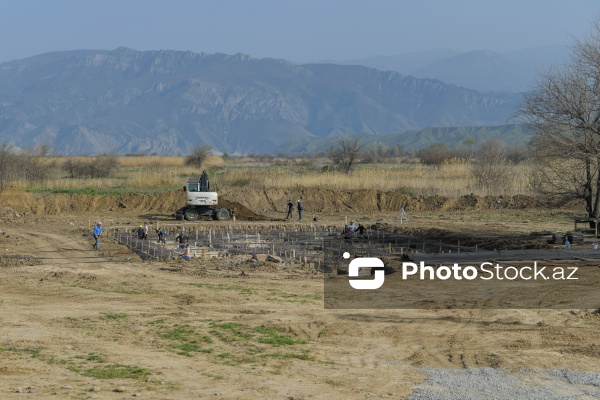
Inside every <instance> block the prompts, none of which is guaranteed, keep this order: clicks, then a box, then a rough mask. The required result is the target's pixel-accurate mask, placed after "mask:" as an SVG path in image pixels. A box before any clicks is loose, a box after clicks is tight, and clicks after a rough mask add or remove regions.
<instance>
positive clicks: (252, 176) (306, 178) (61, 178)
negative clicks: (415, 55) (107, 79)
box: [15, 156, 533, 197]
mask: <svg viewBox="0 0 600 400" xmlns="http://www.w3.org/2000/svg"><path fill="white" fill-rule="evenodd" d="M184 161H185V158H184V157H159V156H144V157H141V156H140V157H131V156H129V157H118V163H119V165H120V168H119V169H118V170H117V171H116V172H115V173H114V174H113V176H111V177H109V178H98V179H69V178H66V177H65V176H66V175H65V173H64V172H63V171H61V170H60V169H58V168H57V170H56V171H54V174H53V175H54V176H53V178H50V179H48V180H46V181H44V182H31V183H30V182H17V183H16V184H15V186H17V187H18V188H20V189H24V190H32V191H54V192H57V191H61V190H62V191H67V192H68V191H69V190H71V191H72V192H77V191H81V190H82V189H94V190H97V192H98V193H100V192H101V190H106V189H107V188H116V190H113V191H112V192H120V193H156V192H161V191H166V190H179V189H180V188H181V187H182V186H183V185H184V184H185V182H186V178H187V177H188V176H199V175H200V172H201V171H199V170H197V169H196V168H193V167H187V166H185V162H184ZM61 162H64V160H59V161H58V162H57V165H60V164H61ZM207 164H208V165H207V169H208V172H209V175H210V179H211V184H212V185H213V187H214V186H215V184H217V186H218V188H219V189H220V190H221V191H227V190H229V189H235V188H246V189H252V190H263V189H284V190H294V191H297V190H298V189H303V188H324V189H334V190H357V189H367V190H382V191H402V192H404V193H407V194H412V195H415V196H419V195H425V196H430V195H440V196H446V197H456V196H461V195H466V194H470V193H474V194H476V195H482V196H485V195H489V194H498V193H486V192H485V191H484V189H477V188H476V187H475V181H474V178H473V176H472V172H471V164H470V163H469V162H465V163H456V164H448V165H443V166H441V167H440V168H437V167H435V166H428V165H423V164H419V163H415V162H399V163H390V164H361V165H358V166H357V168H356V170H355V171H354V172H352V173H351V174H345V173H341V172H337V171H331V170H329V169H327V168H324V165H325V162H324V161H323V160H308V161H307V160H287V161H286V162H281V160H277V159H275V160H272V161H271V162H269V161H266V162H265V161H264V160H261V161H256V160H254V161H253V160H252V159H244V160H236V159H232V160H229V161H227V162H224V161H223V160H222V159H221V158H220V157H211V160H209V162H208V163H207ZM513 168H515V170H514V173H513V174H512V179H511V182H510V184H509V185H508V187H507V189H506V193H502V194H506V195H517V194H523V195H532V194H533V192H532V190H531V188H530V183H529V177H530V175H531V174H530V169H531V167H530V166H529V165H528V164H527V163H521V164H518V165H516V166H514V167H513Z"/></svg>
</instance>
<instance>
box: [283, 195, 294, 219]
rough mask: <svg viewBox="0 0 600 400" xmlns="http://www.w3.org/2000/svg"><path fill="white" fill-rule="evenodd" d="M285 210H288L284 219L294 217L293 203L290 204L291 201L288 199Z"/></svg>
mask: <svg viewBox="0 0 600 400" xmlns="http://www.w3.org/2000/svg"><path fill="white" fill-rule="evenodd" d="M287 208H288V210H287V215H286V216H285V219H288V218H292V217H293V216H294V215H293V214H294V203H292V200H291V199H288V201H287Z"/></svg>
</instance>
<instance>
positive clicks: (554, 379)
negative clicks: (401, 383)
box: [409, 368, 600, 400]
mask: <svg viewBox="0 0 600 400" xmlns="http://www.w3.org/2000/svg"><path fill="white" fill-rule="evenodd" d="M423 372H425V374H426V375H427V379H426V380H425V382H424V383H423V384H422V385H421V386H419V387H418V388H417V389H416V390H415V391H414V392H413V393H412V394H411V395H410V396H409V400H454V399H456V400H480V399H488V400H505V399H532V400H536V399H540V400H542V399H543V400H566V399H578V400H583V399H599V398H600V373H592V372H576V371H569V370H534V369H522V370H521V372H520V373H519V374H514V373H510V372H509V371H508V370H505V369H496V368H468V369H440V368H427V369H424V370H423Z"/></svg>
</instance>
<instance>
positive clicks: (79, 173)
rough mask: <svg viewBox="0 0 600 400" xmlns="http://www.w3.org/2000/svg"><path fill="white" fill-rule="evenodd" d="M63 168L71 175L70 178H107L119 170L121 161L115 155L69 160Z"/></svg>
mask: <svg viewBox="0 0 600 400" xmlns="http://www.w3.org/2000/svg"><path fill="white" fill-rule="evenodd" d="M62 168H63V170H64V171H65V172H67V173H68V174H69V178H106V177H108V176H110V174H111V173H112V172H113V171H114V170H116V169H118V168H119V160H118V158H117V156H115V155H103V156H98V157H93V158H89V159H75V160H73V159H68V160H67V161H65V163H64V164H63V167H62Z"/></svg>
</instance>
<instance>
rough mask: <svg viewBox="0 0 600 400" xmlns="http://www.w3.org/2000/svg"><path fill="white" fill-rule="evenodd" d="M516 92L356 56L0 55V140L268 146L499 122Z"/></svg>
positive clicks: (96, 149)
mask: <svg viewBox="0 0 600 400" xmlns="http://www.w3.org/2000/svg"><path fill="white" fill-rule="evenodd" d="M518 101H519V96H516V95H511V94H502V95H498V94H491V95H487V94H482V93H479V92H477V91H474V90H469V89H465V88H461V87H458V86H455V85H448V84H444V83H443V82H441V81H438V80H431V79H418V78H415V77H411V76H405V75H402V74H400V73H397V72H389V71H388V72H383V71H379V70H376V69H372V68H368V67H363V66H344V65H334V64H304V65H297V64H293V63H291V62H288V61H285V60H275V59H255V58H252V57H250V56H247V55H244V54H236V55H225V54H205V53H193V52H184V51H169V50H160V51H143V52H142V51H136V50H132V49H129V48H124V47H121V48H118V49H115V50H113V51H103V50H79V51H66V52H54V53H47V54H42V55H38V56H34V57H30V58H27V59H24V60H17V61H11V62H7V63H2V64H0V143H3V144H8V145H12V146H17V147H25V148H31V147H33V146H34V145H36V144H48V145H50V146H52V147H53V148H54V149H55V150H56V151H57V152H58V153H61V154H99V153H120V154H126V153H140V154H150V153H157V154H165V155H168V154H187V153H188V152H189V150H190V149H191V148H192V147H194V146H196V145H198V144H201V143H207V144H209V145H212V146H213V147H214V148H216V149H217V150H219V151H223V152H229V153H235V152H239V153H250V152H254V153H263V152H276V151H277V150H278V149H279V148H280V147H281V146H282V145H284V144H285V143H289V142H292V141H295V140H296V141H297V140H300V141H305V140H311V138H323V137H336V136H339V135H344V134H358V135H363V136H364V135H387V134H391V133H400V132H406V131H414V130H418V129H422V128H426V127H430V126H439V127H452V126H478V125H501V124H505V123H507V122H508V121H509V120H510V118H511V116H512V115H513V113H514V110H515V108H516V105H517V104H518Z"/></svg>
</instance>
